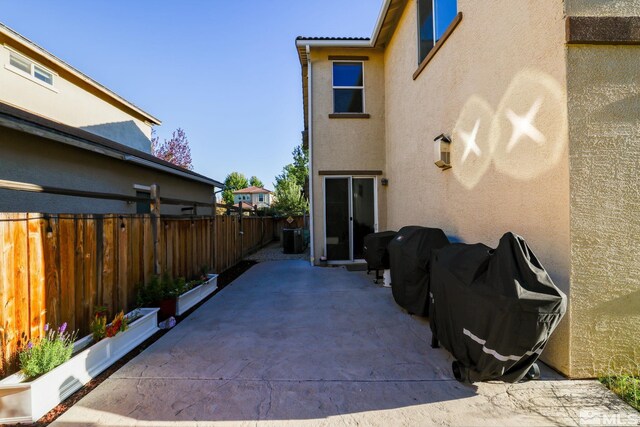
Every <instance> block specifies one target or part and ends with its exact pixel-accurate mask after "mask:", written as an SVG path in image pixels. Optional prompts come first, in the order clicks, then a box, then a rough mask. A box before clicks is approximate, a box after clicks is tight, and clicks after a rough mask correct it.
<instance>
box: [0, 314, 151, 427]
mask: <svg viewBox="0 0 640 427" xmlns="http://www.w3.org/2000/svg"><path fill="white" fill-rule="evenodd" d="M157 312H158V309H157V308H142V309H136V310H134V311H132V312H130V313H128V314H126V315H125V314H124V313H123V312H120V313H118V315H116V316H115V318H114V320H113V321H112V322H111V323H109V324H107V322H106V313H103V312H100V311H98V314H97V315H96V316H95V317H94V321H93V322H92V327H91V329H92V334H91V335H87V336H86V337H84V338H82V339H79V340H76V341H73V338H74V337H75V335H74V334H69V333H68V332H67V331H66V329H67V327H66V326H65V325H64V324H63V325H61V326H60V327H59V328H56V329H54V330H53V331H54V332H51V331H52V329H51V328H49V327H48V326H47V330H46V331H45V335H44V337H43V338H42V339H41V340H38V341H36V342H33V343H31V345H28V346H27V348H25V349H24V350H23V352H21V354H20V356H19V359H20V361H21V363H22V370H21V371H19V372H17V373H15V374H13V375H11V376H9V377H7V378H5V379H3V380H2V381H0V424H3V423H19V422H36V421H37V420H38V419H39V418H40V417H42V416H43V415H44V414H46V413H47V412H49V411H50V410H51V409H52V408H53V407H55V406H56V405H57V404H59V403H60V402H62V401H63V400H65V399H66V398H67V397H69V396H70V395H71V394H73V393H74V392H75V391H76V390H78V389H79V388H80V387H82V386H83V385H84V384H86V383H87V382H89V381H90V380H91V379H92V378H94V377H95V376H96V375H98V374H100V373H101V372H102V371H104V370H105V369H107V368H108V367H109V366H111V365H112V364H113V363H115V362H116V361H117V360H118V359H120V358H121V357H123V356H124V355H125V354H127V353H128V352H129V351H131V350H133V349H134V348H135V347H136V346H138V345H139V344H141V343H142V342H143V341H145V340H146V339H147V338H149V337H150V336H151V335H153V334H154V333H155V332H156V331H158V321H157ZM70 347H72V350H71V351H70ZM67 354H68V355H69V356H71V357H70V358H69V359H66V360H65V358H64V357H63V356H66V355H67ZM52 355H56V357H55V359H57V361H62V363H61V364H59V365H57V366H55V364H54V363H49V362H48V360H49V359H50V358H52V357H51V356H52ZM34 367H35V368H34ZM43 367H44V368H43Z"/></svg>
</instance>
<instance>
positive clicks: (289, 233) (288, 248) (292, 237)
mask: <svg viewBox="0 0 640 427" xmlns="http://www.w3.org/2000/svg"><path fill="white" fill-rule="evenodd" d="M303 251H304V235H303V233H302V228H285V229H283V230H282V252H283V253H285V254H301V253H302V252H303Z"/></svg>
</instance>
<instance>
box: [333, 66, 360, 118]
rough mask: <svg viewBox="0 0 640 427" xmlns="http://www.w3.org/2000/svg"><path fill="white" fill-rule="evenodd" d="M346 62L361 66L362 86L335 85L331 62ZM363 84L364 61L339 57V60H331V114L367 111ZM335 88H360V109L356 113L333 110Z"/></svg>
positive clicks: (334, 107) (334, 106)
mask: <svg viewBox="0 0 640 427" xmlns="http://www.w3.org/2000/svg"><path fill="white" fill-rule="evenodd" d="M340 62H341V63H347V64H360V66H361V67H362V86H336V85H335V82H334V75H333V64H335V63H340ZM364 86H365V75H364V61H350V60H348V59H340V60H334V61H331V101H332V102H331V103H332V106H331V109H332V110H333V114H366V112H367V102H366V101H367V98H366V93H365V90H364ZM336 89H361V90H362V111H360V112H358V113H350V112H346V111H343V112H340V113H339V112H337V111H335V109H336V100H335V97H336V91H335V90H336Z"/></svg>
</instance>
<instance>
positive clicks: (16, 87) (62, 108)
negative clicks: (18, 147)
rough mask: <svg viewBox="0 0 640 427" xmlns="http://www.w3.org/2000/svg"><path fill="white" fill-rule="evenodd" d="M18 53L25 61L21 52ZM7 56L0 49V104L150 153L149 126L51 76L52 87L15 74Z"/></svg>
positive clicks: (1, 47) (67, 82)
mask: <svg viewBox="0 0 640 427" xmlns="http://www.w3.org/2000/svg"><path fill="white" fill-rule="evenodd" d="M1 42H2V39H1V38H0V43H1ZM16 51H17V50H16ZM17 52H18V53H20V54H23V55H25V56H27V57H28V55H26V54H24V52H20V51H17ZM9 55H10V50H9V49H8V48H7V47H6V46H2V45H0V101H2V102H5V103H8V104H12V105H15V106H17V107H19V108H22V109H25V110H28V111H30V112H32V113H35V114H38V115H41V116H44V117H46V118H49V119H52V120H55V121H57V122H60V123H64V124H66V125H70V126H74V127H78V128H82V129H85V130H87V131H89V132H92V133H95V134H97V135H100V136H103V137H105V138H108V139H111V140H113V141H116V142H119V143H121V144H124V145H127V146H129V147H132V148H135V149H138V150H141V151H145V152H149V150H150V138H151V125H150V124H148V123H146V122H144V121H143V120H141V119H139V118H137V117H134V116H132V115H130V114H128V113H127V112H125V111H124V110H122V109H120V108H117V107H116V106H114V105H112V104H110V103H108V102H106V101H105V100H103V99H101V98H99V97H97V96H96V95H94V94H92V93H91V92H88V91H87V90H85V89H83V88H81V87H79V86H77V85H76V84H74V83H72V82H70V81H68V80H67V79H65V78H64V77H62V76H60V75H54V84H53V86H51V87H49V86H48V85H46V84H39V83H37V82H35V81H33V79H30V78H28V77H27V76H25V75H24V74H23V73H21V72H19V71H15V69H13V68H12V67H11V66H10V65H9ZM36 62H37V61H36Z"/></svg>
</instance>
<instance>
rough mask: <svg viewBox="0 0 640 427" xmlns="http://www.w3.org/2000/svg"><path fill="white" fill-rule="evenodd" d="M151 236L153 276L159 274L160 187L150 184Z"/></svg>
mask: <svg viewBox="0 0 640 427" xmlns="http://www.w3.org/2000/svg"><path fill="white" fill-rule="evenodd" d="M151 234H152V236H153V274H155V275H159V274H160V186H159V185H158V184H151Z"/></svg>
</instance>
